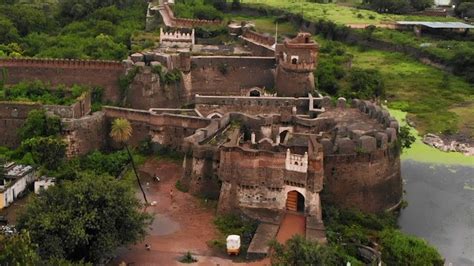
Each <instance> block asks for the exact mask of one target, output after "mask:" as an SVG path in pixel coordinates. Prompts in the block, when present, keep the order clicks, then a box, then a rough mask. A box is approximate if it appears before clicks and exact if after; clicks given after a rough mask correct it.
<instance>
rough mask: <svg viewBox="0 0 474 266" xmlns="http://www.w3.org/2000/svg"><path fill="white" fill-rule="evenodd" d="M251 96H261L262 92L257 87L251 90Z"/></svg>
mask: <svg viewBox="0 0 474 266" xmlns="http://www.w3.org/2000/svg"><path fill="white" fill-rule="evenodd" d="M249 96H250V97H260V96H262V92H261V91H260V90H257V89H252V90H250V92H249Z"/></svg>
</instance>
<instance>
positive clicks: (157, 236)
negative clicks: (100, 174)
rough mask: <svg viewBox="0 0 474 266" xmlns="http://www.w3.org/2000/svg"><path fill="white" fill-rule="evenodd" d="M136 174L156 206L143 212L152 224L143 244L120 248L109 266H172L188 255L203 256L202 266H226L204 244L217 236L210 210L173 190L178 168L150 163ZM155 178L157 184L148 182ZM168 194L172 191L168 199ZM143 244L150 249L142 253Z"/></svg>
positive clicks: (195, 199)
mask: <svg viewBox="0 0 474 266" xmlns="http://www.w3.org/2000/svg"><path fill="white" fill-rule="evenodd" d="M140 172H142V173H147V174H148V178H146V177H145V178H142V179H143V184H144V188H145V191H146V194H147V197H148V200H149V201H150V202H152V201H156V202H157V205H156V206H152V207H148V208H147V211H148V212H149V213H152V214H153V216H154V217H155V220H154V221H153V224H152V225H151V226H150V228H149V234H148V235H147V236H146V238H145V240H144V241H143V242H141V243H138V244H136V245H134V246H131V247H129V248H128V249H125V248H122V249H121V250H120V252H119V255H118V257H117V258H116V259H115V260H114V262H113V264H114V265H116V264H118V263H120V262H122V261H125V262H126V263H129V264H131V265H176V264H179V263H178V262H177V259H178V258H179V257H181V256H182V255H183V254H184V253H186V252H187V251H190V252H191V253H193V254H196V255H200V256H204V257H200V260H202V261H203V262H207V261H208V262H207V264H206V265H217V264H220V265H226V263H225V260H223V261H221V260H222V259H219V258H213V257H212V256H213V255H214V253H213V251H212V250H211V249H210V248H209V247H208V246H207V244H206V242H207V241H209V240H212V239H215V238H216V237H217V234H218V233H217V232H216V230H215V227H214V225H213V219H214V210H212V209H209V208H206V207H204V206H203V205H202V204H201V203H200V202H199V199H197V198H195V197H193V196H192V195H190V194H187V193H183V192H180V191H178V190H176V188H175V183H176V180H178V179H179V177H180V175H181V166H180V165H179V164H177V163H173V162H165V161H157V160H155V159H151V160H148V161H147V162H146V163H145V164H144V165H143V166H142V167H141V168H140ZM155 174H156V175H158V176H159V177H160V178H161V181H160V182H156V181H152V178H151V177H153V176H154V175H155ZM142 176H143V174H142ZM170 190H173V198H172V199H171V197H170ZM137 196H140V197H141V193H139V192H138V193H137ZM145 244H150V245H151V250H150V251H147V250H146V249H145ZM208 256H211V258H208ZM214 262H215V263H214ZM219 262H220V263H219Z"/></svg>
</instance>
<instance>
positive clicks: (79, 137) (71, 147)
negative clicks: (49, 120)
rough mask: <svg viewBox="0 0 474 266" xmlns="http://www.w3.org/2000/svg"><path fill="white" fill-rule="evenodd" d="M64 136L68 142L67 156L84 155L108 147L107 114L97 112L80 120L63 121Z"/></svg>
mask: <svg viewBox="0 0 474 266" xmlns="http://www.w3.org/2000/svg"><path fill="white" fill-rule="evenodd" d="M62 125H63V136H64V139H65V141H66V142H67V144H68V146H67V156H68V157H72V156H78V155H84V154H87V153H89V152H92V151H94V150H100V149H102V148H105V147H106V141H105V139H106V138H107V136H108V134H109V132H110V131H109V129H108V128H107V126H106V120H105V113H104V112H95V113H93V114H92V115H87V116H84V117H81V118H79V119H63V120H62Z"/></svg>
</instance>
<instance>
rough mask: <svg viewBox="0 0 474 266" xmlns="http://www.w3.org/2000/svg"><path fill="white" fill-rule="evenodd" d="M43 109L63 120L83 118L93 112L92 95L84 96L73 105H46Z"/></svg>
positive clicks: (86, 94)
mask: <svg viewBox="0 0 474 266" xmlns="http://www.w3.org/2000/svg"><path fill="white" fill-rule="evenodd" d="M43 109H45V110H46V111H47V112H50V113H53V114H55V115H57V116H59V117H61V118H76V119H77V118H81V117H83V116H85V115H88V114H90V112H91V94H90V93H85V94H83V95H82V96H81V97H79V98H78V99H77V100H76V102H75V103H73V104H72V105H44V106H43Z"/></svg>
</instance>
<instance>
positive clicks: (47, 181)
mask: <svg viewBox="0 0 474 266" xmlns="http://www.w3.org/2000/svg"><path fill="white" fill-rule="evenodd" d="M55 183H56V180H55V178H53V177H46V176H42V177H40V179H39V180H37V181H35V193H36V194H39V193H40V192H41V191H44V190H47V189H48V188H49V187H50V186H54V185H55Z"/></svg>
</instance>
